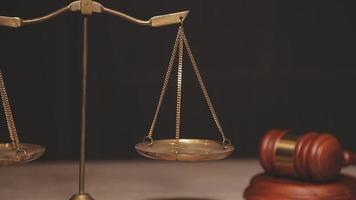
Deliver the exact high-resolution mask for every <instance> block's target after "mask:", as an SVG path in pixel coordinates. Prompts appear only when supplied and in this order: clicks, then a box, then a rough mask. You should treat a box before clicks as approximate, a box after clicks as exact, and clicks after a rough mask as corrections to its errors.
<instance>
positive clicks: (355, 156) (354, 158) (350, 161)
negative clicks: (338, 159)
mask: <svg viewBox="0 0 356 200" xmlns="http://www.w3.org/2000/svg"><path fill="white" fill-rule="evenodd" d="M348 165H356V153H352V152H350V151H347V150H345V151H344V166H348Z"/></svg>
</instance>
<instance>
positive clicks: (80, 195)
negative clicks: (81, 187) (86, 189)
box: [69, 193, 94, 200]
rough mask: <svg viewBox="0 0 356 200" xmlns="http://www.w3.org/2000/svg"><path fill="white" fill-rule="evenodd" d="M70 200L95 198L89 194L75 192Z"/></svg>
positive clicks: (91, 199) (92, 199) (90, 199)
mask: <svg viewBox="0 0 356 200" xmlns="http://www.w3.org/2000/svg"><path fill="white" fill-rule="evenodd" d="M69 200H94V198H93V197H91V196H90V195H89V194H87V193H84V194H75V195H73V196H72V197H71V198H70V199H69Z"/></svg>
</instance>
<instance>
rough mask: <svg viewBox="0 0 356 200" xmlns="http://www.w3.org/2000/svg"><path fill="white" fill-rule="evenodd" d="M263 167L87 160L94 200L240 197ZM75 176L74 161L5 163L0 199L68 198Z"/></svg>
mask: <svg viewBox="0 0 356 200" xmlns="http://www.w3.org/2000/svg"><path fill="white" fill-rule="evenodd" d="M261 171H262V169H261V168H260V166H259V164H258V162H257V160H223V161H214V162H165V161H148V160H145V161H142V160H140V161H105V162H89V163H88V166H87V179H86V191H87V192H89V193H90V194H91V195H92V197H94V198H95V199H96V200H120V199H124V200H240V199H243V198H242V193H243V191H244V189H245V188H246V187H247V185H248V183H249V180H250V178H251V177H252V176H253V175H255V174H257V173H259V172H261ZM345 172H347V173H350V174H354V175H356V168H353V167H349V168H347V169H346V170H345ZM77 181H78V166H77V163H75V162H48V163H43V162H33V163H30V164H26V165H19V166H12V167H1V168H0V199H4V200H23V199H26V200H69V198H70V197H71V195H72V194H74V193H75V192H77V188H78V185H77Z"/></svg>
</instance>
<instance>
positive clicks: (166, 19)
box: [149, 11, 189, 27]
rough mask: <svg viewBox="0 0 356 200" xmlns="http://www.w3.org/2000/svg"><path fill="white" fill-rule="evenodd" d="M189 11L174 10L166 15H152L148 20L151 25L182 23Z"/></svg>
mask: <svg viewBox="0 0 356 200" xmlns="http://www.w3.org/2000/svg"><path fill="white" fill-rule="evenodd" d="M188 14H189V11H182V12H176V13H171V14H166V15H159V16H154V17H152V18H151V19H150V20H149V24H150V26H151V27H161V26H168V25H173V24H180V23H182V22H183V21H184V20H185V18H187V16H188Z"/></svg>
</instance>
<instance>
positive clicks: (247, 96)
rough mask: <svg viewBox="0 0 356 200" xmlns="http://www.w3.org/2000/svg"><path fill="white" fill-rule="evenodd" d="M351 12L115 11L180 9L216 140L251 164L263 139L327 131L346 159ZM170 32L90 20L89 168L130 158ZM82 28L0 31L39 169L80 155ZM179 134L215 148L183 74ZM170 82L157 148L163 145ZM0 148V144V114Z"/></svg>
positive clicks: (9, 9) (204, 113)
mask: <svg viewBox="0 0 356 200" xmlns="http://www.w3.org/2000/svg"><path fill="white" fill-rule="evenodd" d="M353 2H354V1H329V0H328V1H310V0H308V1H303V0H302V1H286V0H266V1H260V0H225V1H219V0H184V1H173V0H150V1H139V0H134V1H133V0H117V1H109V0H105V1H104V0H103V1H100V3H102V4H103V5H105V6H107V7H110V8H113V9H117V10H121V11H124V12H126V13H128V14H131V15H134V16H136V17H138V18H144V19H145V18H149V17H151V16H153V15H157V14H165V13H169V12H174V11H181V10H190V11H191V14H190V15H189V17H188V18H187V20H186V22H185V30H186V34H187V36H188V39H189V40H190V44H191V46H192V49H193V53H194V54H195V56H196V59H197V61H198V63H199V66H200V68H201V71H202V73H203V76H204V78H205V81H206V83H207V88H208V90H209V92H210V96H211V97H212V100H213V103H214V104H215V107H216V110H217V112H218V114H219V116H220V118H221V121H222V124H223V127H224V128H225V132H226V134H227V135H228V136H229V137H230V138H231V139H232V140H233V143H234V144H235V145H236V147H237V151H236V152H235V153H234V156H235V157H239V156H256V155H257V149H258V143H259V139H260V138H261V136H262V135H263V133H264V132H266V131H267V130H268V129H270V128H275V127H280V128H293V129H305V130H319V131H327V132H331V133H333V134H336V135H337V136H338V137H339V138H340V140H341V141H342V143H343V144H344V145H345V146H346V147H347V148H350V149H351V150H356V147H355V139H356V133H355V131H356V128H355V122H356V114H355V113H356V95H355V85H356V68H355V67H356V58H355V55H356V52H355V46H356V39H355V36H356V32H355V25H356V16H355V15H356V14H355V13H356V12H355V3H353ZM68 3H70V1H28V0H21V1H20V0H2V1H1V6H0V15H6V16H20V17H22V18H24V19H27V18H33V17H37V16H42V15H45V14H47V13H49V12H51V11H54V10H56V9H59V8H62V7H64V6H65V5H67V4H68ZM176 31H177V27H176V26H173V27H163V28H157V29H155V28H149V27H140V26H136V25H133V24H130V23H128V22H126V21H123V20H121V19H118V18H115V17H113V16H108V15H94V16H92V17H90V19H89V56H90V58H89V83H88V88H89V93H88V129H87V130H88V132H87V134H88V137H87V139H88V157H89V158H90V159H127V158H134V159H137V158H139V157H140V156H138V155H137V154H136V153H135V151H134V145H135V144H136V143H137V142H140V141H141V139H142V138H143V137H144V136H145V135H146V133H147V131H148V128H149V125H150V123H151V119H152V116H153V112H154V109H155V106H156V102H157V100H158V96H159V93H160V88H161V84H162V81H163V76H164V73H165V71H166V68H167V64H168V59H169V56H170V51H171V48H172V45H173V42H174V38H175V36H176ZM81 36H82V19H81V16H80V15H79V14H78V13H68V14H65V15H64V16H61V17H58V18H56V19H55V20H53V21H51V22H46V23H42V24H38V25H33V26H27V27H23V28H20V29H11V28H6V27H0V40H1V43H0V44H1V45H0V55H1V57H0V66H1V69H2V70H3V73H4V75H5V78H6V83H7V89H8V93H9V96H10V100H11V103H12V106H13V111H14V114H15V119H16V122H17V128H18V130H19V133H20V136H21V139H22V140H23V141H25V142H31V143H39V144H43V145H45V146H46V147H47V153H46V155H45V159H76V158H78V153H79V147H78V144H79V128H80V97H81V96H80V95H81V56H82V53H81V49H82V38H81ZM184 72H185V73H184V81H185V82H184V83H185V85H184V89H183V90H184V92H185V95H184V97H183V98H184V99H183V102H184V104H183V133H182V134H183V135H184V136H185V137H188V138H198V137H204V138H213V139H220V138H219V137H218V135H217V134H216V133H217V131H216V129H215V127H214V124H213V123H212V120H211V117H210V115H209V113H208V109H207V106H206V104H205V102H204V101H203V98H202V95H201V92H200V91H199V88H198V85H197V81H196V80H195V79H194V76H193V71H192V69H191V66H190V65H188V62H187V64H186V65H185V71H184ZM174 83H175V82H174V81H173V82H171V85H170V92H169V94H168V97H167V99H166V101H165V104H164V105H163V108H162V109H163V110H162V111H163V112H162V113H161V115H160V120H159V121H158V127H157V130H156V137H157V138H167V137H171V138H173V137H174V117H175V114H174V111H175V102H174V100H175V96H174V92H175V91H174ZM1 122H2V123H1V126H0V128H1V130H2V131H1V132H2V135H1V138H2V139H7V135H6V132H7V129H6V126H5V121H4V116H3V115H1Z"/></svg>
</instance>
